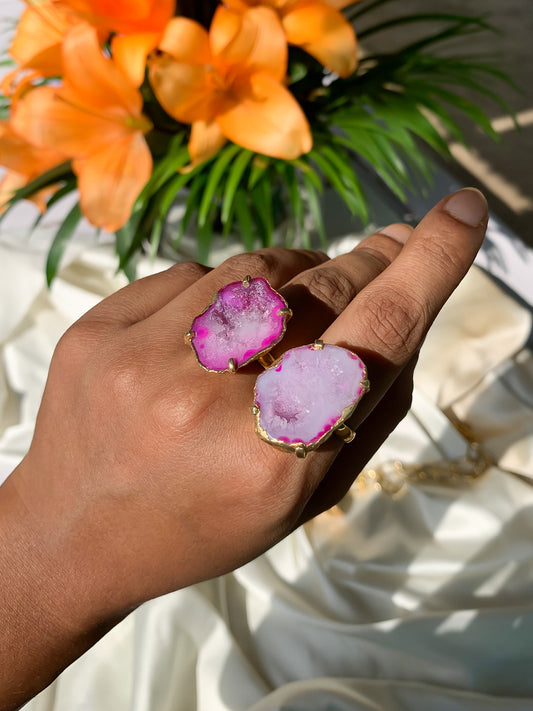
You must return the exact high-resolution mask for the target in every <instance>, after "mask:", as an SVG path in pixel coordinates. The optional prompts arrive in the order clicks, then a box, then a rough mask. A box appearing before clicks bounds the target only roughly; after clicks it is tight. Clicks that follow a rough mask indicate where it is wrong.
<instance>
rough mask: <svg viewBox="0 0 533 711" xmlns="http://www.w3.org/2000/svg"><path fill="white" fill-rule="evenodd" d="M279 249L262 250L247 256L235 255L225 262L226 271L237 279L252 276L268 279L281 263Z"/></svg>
mask: <svg viewBox="0 0 533 711" xmlns="http://www.w3.org/2000/svg"><path fill="white" fill-rule="evenodd" d="M277 252H278V250H277V249H269V250H260V251H257V252H249V253H247V254H235V255H233V256H232V257H229V258H228V259H226V261H225V262H224V265H223V266H224V269H225V270H227V271H228V272H229V274H230V275H231V276H232V277H234V278H235V279H243V278H244V277H245V276H246V275H247V274H249V275H250V276H252V277H254V276H264V277H266V278H268V277H269V276H270V275H271V274H272V273H273V272H274V271H275V270H276V267H277V265H278V262H279V257H278V255H277Z"/></svg>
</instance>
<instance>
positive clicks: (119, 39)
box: [111, 32, 159, 87]
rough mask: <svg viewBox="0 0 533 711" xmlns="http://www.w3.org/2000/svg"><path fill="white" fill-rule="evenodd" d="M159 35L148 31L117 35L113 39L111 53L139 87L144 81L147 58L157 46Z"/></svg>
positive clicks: (134, 84) (132, 81)
mask: <svg viewBox="0 0 533 711" xmlns="http://www.w3.org/2000/svg"><path fill="white" fill-rule="evenodd" d="M158 41H159V35H158V34H156V33H153V32H151V33H150V32H146V33H142V34H135V35H115V36H114V37H113V39H112V40H111V53H112V55H113V59H114V60H115V64H117V65H118V66H119V67H120V69H122V71H123V72H124V74H125V75H126V76H127V77H128V79H129V80H130V81H131V83H132V84H133V86H136V87H139V86H141V84H142V83H143V80H144V73H145V69H146V58H147V57H148V55H149V54H150V52H151V51H152V50H153V49H155V48H156V46H157V43H158Z"/></svg>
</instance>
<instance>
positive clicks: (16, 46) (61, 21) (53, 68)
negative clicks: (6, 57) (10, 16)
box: [9, 2, 79, 76]
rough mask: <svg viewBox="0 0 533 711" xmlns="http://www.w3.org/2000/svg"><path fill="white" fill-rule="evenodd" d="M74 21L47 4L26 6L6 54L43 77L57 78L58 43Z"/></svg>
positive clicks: (58, 65) (60, 67) (59, 60)
mask: <svg viewBox="0 0 533 711" xmlns="http://www.w3.org/2000/svg"><path fill="white" fill-rule="evenodd" d="M78 22H79V20H77V19H76V18H74V17H73V16H72V14H71V13H67V12H65V11H64V10H62V9H61V8H59V7H56V6H55V5H53V4H52V3H50V2H48V3H47V2H43V3H41V4H39V5H38V6H34V7H33V6H32V7H28V8H27V9H26V10H24V12H23V13H22V16H21V18H20V20H19V22H18V25H17V30H16V32H15V36H14V38H13V42H12V43H11V47H10V48H9V53H10V54H11V56H12V57H13V59H14V60H15V61H16V62H17V63H18V64H19V65H20V66H21V67H24V68H29V69H36V70H38V71H39V72H41V74H43V75H44V76H56V75H60V74H61V73H62V71H63V62H62V56H61V42H62V41H63V38H64V36H65V35H66V33H67V32H68V31H69V30H70V29H71V28H72V27H73V26H74V25H75V24H77V23H78Z"/></svg>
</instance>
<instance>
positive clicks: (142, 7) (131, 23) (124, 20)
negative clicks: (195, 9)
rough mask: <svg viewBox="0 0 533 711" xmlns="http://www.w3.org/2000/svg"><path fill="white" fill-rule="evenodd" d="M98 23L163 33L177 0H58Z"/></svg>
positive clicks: (123, 30)
mask: <svg viewBox="0 0 533 711" xmlns="http://www.w3.org/2000/svg"><path fill="white" fill-rule="evenodd" d="M55 2H56V3H57V4H59V5H61V6H63V7H66V8H69V9H70V10H72V11H73V12H75V13H76V14H78V15H79V16H80V17H83V18H85V19H86V20H87V22H90V23H91V24H92V25H94V26H95V27H102V28H105V29H107V30H108V31H111V32H117V33H119V34H137V33H139V32H159V33H161V32H162V31H163V29H164V27H165V25H166V23H167V22H168V21H169V20H170V18H171V17H172V16H173V14H174V10H175V5H176V3H175V0H113V2H110V1H109V0H55Z"/></svg>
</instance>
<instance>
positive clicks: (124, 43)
mask: <svg viewBox="0 0 533 711" xmlns="http://www.w3.org/2000/svg"><path fill="white" fill-rule="evenodd" d="M52 1H53V2H55V4H56V5H57V6H58V7H63V8H64V9H66V10H70V11H72V12H74V13H76V14H77V15H78V16H79V17H82V18H84V19H85V20H86V21H87V22H89V23H90V24H91V25H93V26H94V27H96V28H100V29H102V28H104V29H106V30H107V31H108V32H109V33H113V35H114V36H113V38H112V40H111V52H112V55H113V58H114V59H115V62H116V63H117V64H118V66H120V68H121V69H122V71H123V72H124V73H125V74H126V75H127V76H128V77H129V78H130V80H131V81H132V82H133V84H134V85H135V86H140V85H141V84H142V81H143V79H144V70H145V67H146V58H147V56H148V54H149V53H150V52H151V51H152V50H153V49H155V48H156V47H157V45H158V43H159V41H160V39H161V37H162V35H163V31H164V29H165V27H166V25H167V23H168V21H169V20H170V19H171V18H172V17H173V15H174V10H175V6H176V2H175V0H113V2H110V1H109V0H52Z"/></svg>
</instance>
